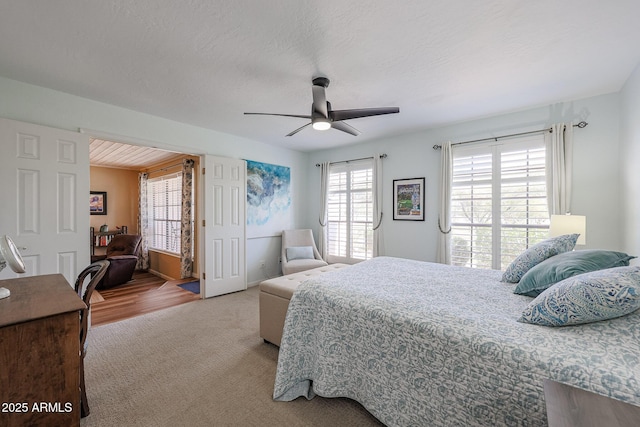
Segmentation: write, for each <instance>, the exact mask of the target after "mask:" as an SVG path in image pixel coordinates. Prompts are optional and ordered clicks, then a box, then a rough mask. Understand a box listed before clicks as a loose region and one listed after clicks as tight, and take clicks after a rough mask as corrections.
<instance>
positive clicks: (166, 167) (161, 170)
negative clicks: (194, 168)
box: [147, 162, 182, 173]
mask: <svg viewBox="0 0 640 427" xmlns="http://www.w3.org/2000/svg"><path fill="white" fill-rule="evenodd" d="M176 166H182V162H180V163H176V164H175V165H169V166H165V167H163V168H160V169H156V170H153V171H149V172H147V173H155V172H164V171H166V170H169V169H171V168H175V167H176Z"/></svg>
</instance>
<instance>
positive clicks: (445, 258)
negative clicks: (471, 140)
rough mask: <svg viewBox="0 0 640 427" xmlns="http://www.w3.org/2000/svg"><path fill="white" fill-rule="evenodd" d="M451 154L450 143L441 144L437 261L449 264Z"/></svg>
mask: <svg viewBox="0 0 640 427" xmlns="http://www.w3.org/2000/svg"><path fill="white" fill-rule="evenodd" d="M452 181H453V154H452V147H451V141H447V142H445V143H444V144H442V148H441V153H440V206H439V207H440V209H439V212H438V251H437V261H438V262H439V263H441V264H451V187H452V185H453V184H452Z"/></svg>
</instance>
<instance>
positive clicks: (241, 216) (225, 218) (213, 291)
mask: <svg viewBox="0 0 640 427" xmlns="http://www.w3.org/2000/svg"><path fill="white" fill-rule="evenodd" d="M204 163H205V167H206V173H205V174H204V177H203V180H202V181H201V182H204V186H203V188H204V210H205V213H204V216H203V217H204V218H205V224H204V227H203V233H202V235H203V236H204V272H205V277H204V297H205V298H209V297H214V296H217V295H222V294H226V293H229V292H236V291H241V290H244V289H247V280H246V260H245V258H246V257H245V228H246V222H247V221H246V201H247V195H246V192H247V181H246V174H247V171H246V164H245V161H244V160H238V159H230V158H226V157H214V156H205V162H204Z"/></svg>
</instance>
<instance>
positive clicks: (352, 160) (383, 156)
mask: <svg viewBox="0 0 640 427" xmlns="http://www.w3.org/2000/svg"><path fill="white" fill-rule="evenodd" d="M380 158H381V159H386V158H387V155H386V154H380ZM368 159H373V156H371V157H361V158H359V159H351V160H343V161H341V162H331V163H330V164H332V165H337V164H340V163H349V162H357V161H358V160H368ZM320 166H321V165H320V163H316V167H317V168H319V167H320Z"/></svg>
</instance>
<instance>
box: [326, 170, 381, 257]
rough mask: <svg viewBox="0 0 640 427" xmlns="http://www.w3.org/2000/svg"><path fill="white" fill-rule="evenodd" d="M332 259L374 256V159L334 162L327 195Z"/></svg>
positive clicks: (329, 251) (329, 242)
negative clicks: (335, 163)
mask: <svg viewBox="0 0 640 427" xmlns="http://www.w3.org/2000/svg"><path fill="white" fill-rule="evenodd" d="M327 227H328V256H327V257H328V261H329V262H347V263H350V262H354V261H358V260H365V259H369V258H372V257H373V162H372V160H362V161H356V162H348V163H340V164H337V165H331V169H330V172H329V191H328V195H327Z"/></svg>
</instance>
